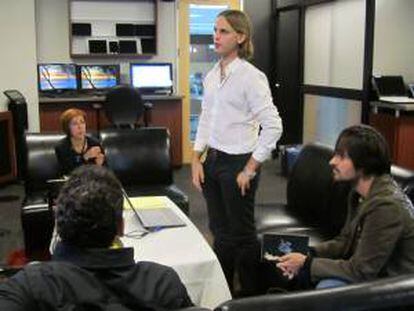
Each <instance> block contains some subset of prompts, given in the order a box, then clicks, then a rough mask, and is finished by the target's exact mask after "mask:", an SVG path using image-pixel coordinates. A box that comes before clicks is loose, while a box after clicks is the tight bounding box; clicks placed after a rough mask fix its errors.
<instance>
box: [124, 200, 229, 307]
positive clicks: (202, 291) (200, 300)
mask: <svg viewBox="0 0 414 311" xmlns="http://www.w3.org/2000/svg"><path fill="white" fill-rule="evenodd" d="M163 199H164V200H165V202H166V204H167V206H168V207H169V208H171V209H173V210H174V211H175V212H176V214H177V215H179V217H181V218H182V219H183V220H184V221H185V222H186V224H187V226H185V227H179V228H169V229H163V230H160V231H157V232H153V233H149V234H148V235H146V236H144V237H143V238H141V239H136V238H131V237H123V238H122V239H121V240H122V242H123V244H124V246H126V247H133V248H134V254H135V255H134V256H135V261H142V260H145V261H153V262H157V263H160V264H163V265H166V266H170V267H172V268H173V269H174V270H175V271H176V272H177V273H178V275H179V276H180V278H181V280H182V282H183V283H184V285H185V286H186V288H187V291H188V293H189V295H190V297H191V299H192V301H193V302H194V303H195V304H196V305H197V306H202V307H207V308H214V307H216V306H217V305H219V304H220V303H222V302H224V301H227V300H229V299H231V294H230V291H229V288H228V286H227V283H226V280H225V278H224V274H223V271H222V269H221V266H220V264H219V262H218V260H217V257H216V255H215V254H214V252H213V250H212V249H211V248H210V246H209V245H208V243H207V242H206V240H205V239H204V237H203V236H202V235H201V233H200V232H199V231H198V229H197V228H196V227H195V226H194V225H193V223H192V222H191V221H190V220H189V219H188V218H187V217H186V215H185V214H184V213H183V212H181V210H180V209H179V208H178V207H177V206H176V205H175V204H174V203H173V202H172V201H171V200H169V199H168V198H167V197H163ZM124 220H125V230H124V231H125V233H128V232H131V231H133V230H134V229H135V228H139V226H140V224H139V222H138V220H137V218H136V216H135V214H133V212H132V211H131V210H126V211H125V212H124Z"/></svg>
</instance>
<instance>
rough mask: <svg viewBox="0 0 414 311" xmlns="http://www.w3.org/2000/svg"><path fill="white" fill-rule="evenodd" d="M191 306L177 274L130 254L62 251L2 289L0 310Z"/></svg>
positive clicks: (130, 251) (122, 251) (125, 250)
mask: <svg viewBox="0 0 414 311" xmlns="http://www.w3.org/2000/svg"><path fill="white" fill-rule="evenodd" d="M189 306H192V302H191V300H190V298H189V296H188V294H187V290H186V288H185V287H184V285H183V284H182V283H181V281H180V279H179V277H178V275H177V273H176V272H175V271H174V270H173V269H171V268H169V267H166V266H163V265H159V264H156V263H151V262H139V263H135V262H134V256H133V249H132V248H123V249H89V250H79V249H76V248H71V247H67V246H64V245H63V246H61V248H60V249H57V250H56V253H55V254H54V257H53V261H51V262H43V263H35V264H31V265H28V266H26V267H25V268H24V269H23V270H22V271H20V272H19V273H17V274H16V275H15V276H14V277H12V278H11V279H9V280H8V281H6V282H4V283H2V284H0V310H8V311H20V310H30V311H36V310H42V311H43V310H48V311H49V310H62V311H63V310H65V311H66V310H90V311H95V310H96V311H97V310H164V309H179V308H185V307H189Z"/></svg>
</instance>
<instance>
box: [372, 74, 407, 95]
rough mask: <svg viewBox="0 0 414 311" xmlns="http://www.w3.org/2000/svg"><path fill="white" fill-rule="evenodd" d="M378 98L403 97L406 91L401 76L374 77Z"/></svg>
mask: <svg viewBox="0 0 414 311" xmlns="http://www.w3.org/2000/svg"><path fill="white" fill-rule="evenodd" d="M374 83H375V86H376V89H377V91H378V96H405V95H406V89H405V84H404V79H403V77H402V76H374Z"/></svg>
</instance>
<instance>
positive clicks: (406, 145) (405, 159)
mask: <svg viewBox="0 0 414 311" xmlns="http://www.w3.org/2000/svg"><path fill="white" fill-rule="evenodd" d="M371 108H372V111H371V114H370V116H369V123H370V125H372V126H373V127H375V128H376V129H377V130H378V131H379V132H380V133H381V134H382V135H383V136H384V137H385V139H386V141H387V142H388V145H389V148H390V153H391V158H392V161H393V163H395V164H397V165H399V166H402V167H404V168H407V169H411V170H414V104H403V103H402V104H398V103H386V102H371Z"/></svg>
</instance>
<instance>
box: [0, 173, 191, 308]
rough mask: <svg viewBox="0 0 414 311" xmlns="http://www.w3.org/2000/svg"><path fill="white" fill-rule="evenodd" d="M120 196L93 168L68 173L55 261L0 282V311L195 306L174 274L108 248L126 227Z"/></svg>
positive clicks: (107, 176)
mask: <svg viewBox="0 0 414 311" xmlns="http://www.w3.org/2000/svg"><path fill="white" fill-rule="evenodd" d="M122 210H123V194H122V187H121V184H120V183H119V181H118V180H117V179H116V177H115V176H114V175H113V173H111V172H110V171H108V170H107V169H105V168H103V167H99V166H97V165H87V166H81V167H79V168H77V169H76V170H74V171H73V173H72V175H71V177H70V178H69V180H68V181H67V182H66V183H65V185H64V186H63V187H62V189H61V191H60V194H59V197H58V199H57V211H56V227H57V233H58V234H59V236H60V238H61V240H60V242H59V243H58V244H57V247H56V249H55V252H54V254H53V261H51V262H43V263H35V264H31V265H28V266H26V267H25V268H24V269H23V270H22V271H20V272H19V273H18V274H16V275H15V276H14V277H12V278H11V279H9V280H8V281H7V282H5V283H3V284H0V310H9V311H17V310H31V311H32V310H57V309H59V310H130V309H132V310H158V309H162V310H165V309H179V308H184V307H188V306H192V302H191V300H190V298H189V296H188V294H187V290H186V288H185V287H184V285H183V284H182V282H181V281H180V279H179V277H178V275H177V273H176V272H175V271H174V270H173V269H171V268H169V267H166V266H162V265H159V264H156V263H151V262H138V263H135V262H134V254H133V249H131V248H111V245H112V244H113V242H114V240H115V239H116V237H117V236H119V235H122V232H123V218H122Z"/></svg>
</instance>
